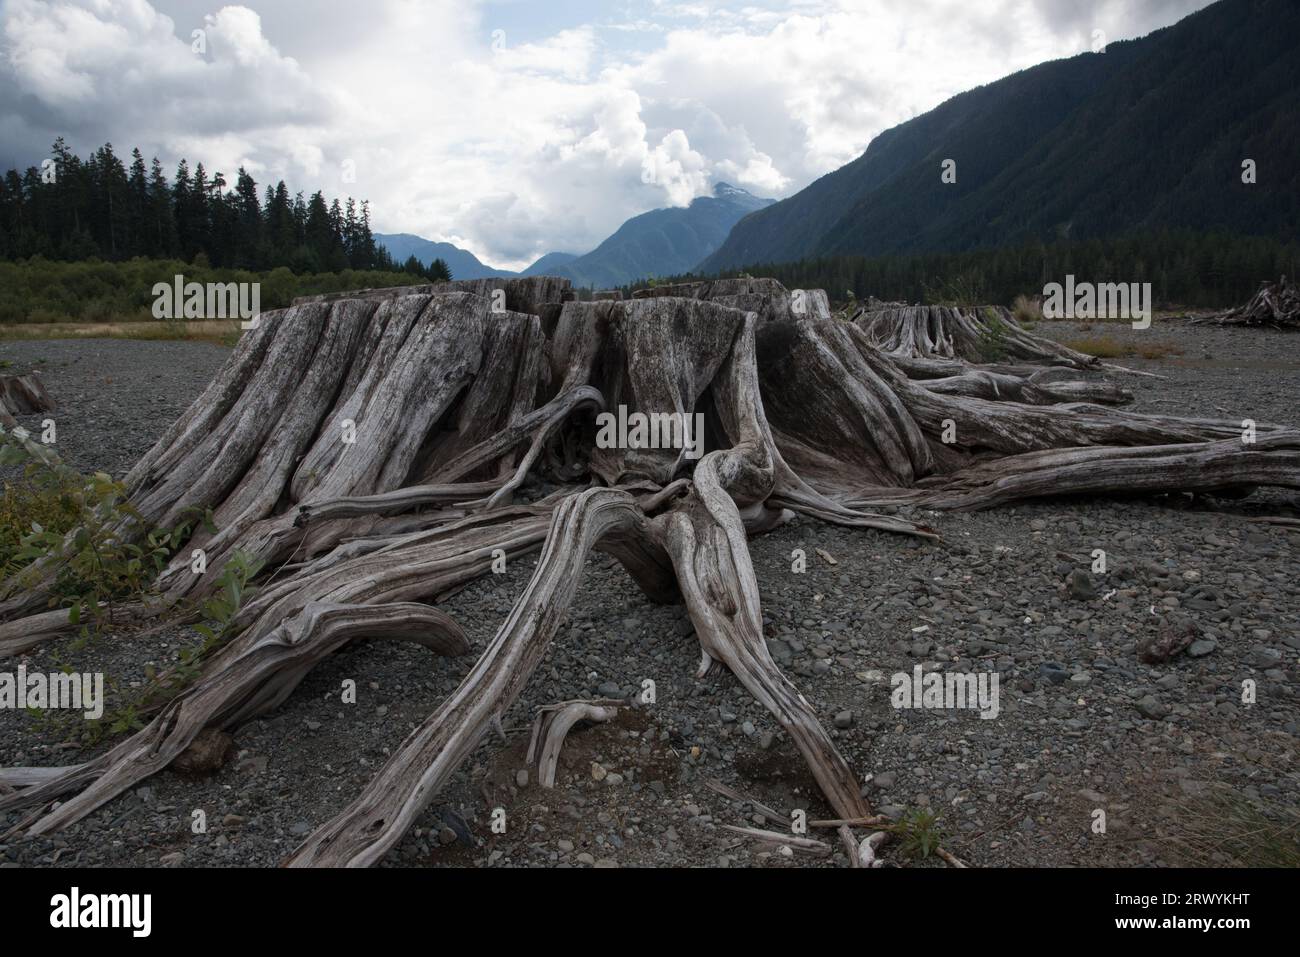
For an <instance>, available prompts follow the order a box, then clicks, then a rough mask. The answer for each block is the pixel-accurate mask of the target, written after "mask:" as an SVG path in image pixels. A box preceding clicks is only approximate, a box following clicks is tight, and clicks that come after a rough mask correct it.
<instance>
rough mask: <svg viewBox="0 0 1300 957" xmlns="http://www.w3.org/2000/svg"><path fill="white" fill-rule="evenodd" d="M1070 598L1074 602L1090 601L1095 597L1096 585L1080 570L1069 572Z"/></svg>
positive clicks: (1089, 576)
mask: <svg viewBox="0 0 1300 957" xmlns="http://www.w3.org/2000/svg"><path fill="white" fill-rule="evenodd" d="M1069 585H1070V597H1071V598H1073V599H1074V600H1075V601H1092V600H1093V599H1094V598H1096V597H1097V585H1096V583H1095V582H1094V581H1093V580H1092V576H1091V575H1089V574H1088V573H1087V572H1085V571H1084V570H1083V569H1081V568H1076V569H1075V570H1074V571H1072V572H1070V580H1069Z"/></svg>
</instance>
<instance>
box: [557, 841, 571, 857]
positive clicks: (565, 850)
mask: <svg viewBox="0 0 1300 957" xmlns="http://www.w3.org/2000/svg"><path fill="white" fill-rule="evenodd" d="M555 846H556V847H557V848H559V850H560V853H561V854H572V853H573V842H572V841H564V840H560V841H556V842H555Z"/></svg>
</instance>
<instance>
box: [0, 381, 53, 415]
mask: <svg viewBox="0 0 1300 957" xmlns="http://www.w3.org/2000/svg"><path fill="white" fill-rule="evenodd" d="M55 408H56V407H55V404H54V400H53V399H52V398H50V394H49V393H48V392H47V391H46V390H45V383H43V382H42V381H41V377H40V376H38V375H37V374H36V373H34V372H32V373H27V374H25V375H0V426H3V427H4V428H6V429H12V428H16V427H17V425H18V422H17V420H16V419H14V416H15V415H29V414H31V413H33V412H53V411H55Z"/></svg>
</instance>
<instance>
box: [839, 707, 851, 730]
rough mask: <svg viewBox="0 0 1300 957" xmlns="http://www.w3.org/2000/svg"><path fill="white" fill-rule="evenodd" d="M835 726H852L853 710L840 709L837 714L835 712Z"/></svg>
mask: <svg viewBox="0 0 1300 957" xmlns="http://www.w3.org/2000/svg"><path fill="white" fill-rule="evenodd" d="M835 727H837V728H851V727H853V712H852V711H841V712H840V713H839V714H837V715H836V716H835Z"/></svg>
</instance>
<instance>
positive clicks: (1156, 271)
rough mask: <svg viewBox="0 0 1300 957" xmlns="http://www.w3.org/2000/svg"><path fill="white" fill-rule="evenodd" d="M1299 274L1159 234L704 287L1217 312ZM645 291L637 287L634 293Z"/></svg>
mask: <svg viewBox="0 0 1300 957" xmlns="http://www.w3.org/2000/svg"><path fill="white" fill-rule="evenodd" d="M1298 271H1300V243H1297V242H1296V241H1290V242H1280V241H1278V240H1276V239H1272V238H1269V237H1260V236H1242V235H1233V234H1227V233H1204V232H1194V231H1181V230H1160V231H1153V232H1147V233H1135V234H1130V235H1126V236H1120V237H1113V238H1107V239H1088V240H1075V241H1064V240H1063V241H1058V242H1051V243H1044V242H1032V243H1025V244H1021V245H1016V246H1004V247H1000V248H993V249H974V250H969V251H965V252H953V253H915V254H895V255H886V256H872V257H867V256H828V257H820V258H810V259H801V260H799V261H797V262H786V263H758V264H754V265H750V266H746V267H744V268H743V269H736V270H729V271H725V272H722V273H719V274H718V275H716V276H708V277H705V276H698V275H694V274H690V275H687V276H679V277H673V278H671V279H660V280H658V282H660V283H663V282H687V281H691V280H694V279H702V278H734V277H736V276H741V275H750V276H769V277H771V278H773V279H777V280H780V282H781V283H783V284H784V285H785V286H787V287H788V288H791V289H825V290H826V292H827V294H828V295H829V296H830V297H831V299H832V300H835V301H837V302H838V301H843V300H845V299H848V298H856V299H865V298H866V297H868V296H875V297H876V298H878V299H885V300H897V301H902V302H908V303H945V302H969V303H1001V304H1006V305H1009V304H1010V303H1011V302H1012V300H1014V299H1015V297H1016V296H1018V295H1035V294H1041V293H1042V291H1043V287H1044V286H1045V285H1046V284H1047V283H1049V282H1063V281H1064V279H1065V276H1066V275H1068V274H1073V275H1074V276H1075V278H1076V279H1077V280H1079V281H1084V280H1086V281H1090V282H1098V283H1101V282H1124V283H1133V282H1138V283H1145V282H1149V283H1151V291H1152V295H1153V296H1154V298H1155V301H1156V303H1157V304H1159V305H1160V306H1162V307H1182V306H1190V307H1206V308H1220V307H1227V306H1233V305H1236V304H1238V303H1242V302H1246V301H1247V300H1248V299H1250V297H1251V296H1252V295H1254V294H1255V292H1256V291H1257V290H1258V289H1259V286H1260V284H1261V283H1262V282H1264V281H1266V280H1274V281H1276V280H1277V279H1278V278H1279V277H1280V276H1283V275H1285V276H1291V277H1294V276H1296V275H1297V273H1298ZM638 285H645V284H644V283H637V284H633V285H632V286H629V287H627V288H628V289H631V288H635V287H636V286H638Z"/></svg>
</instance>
